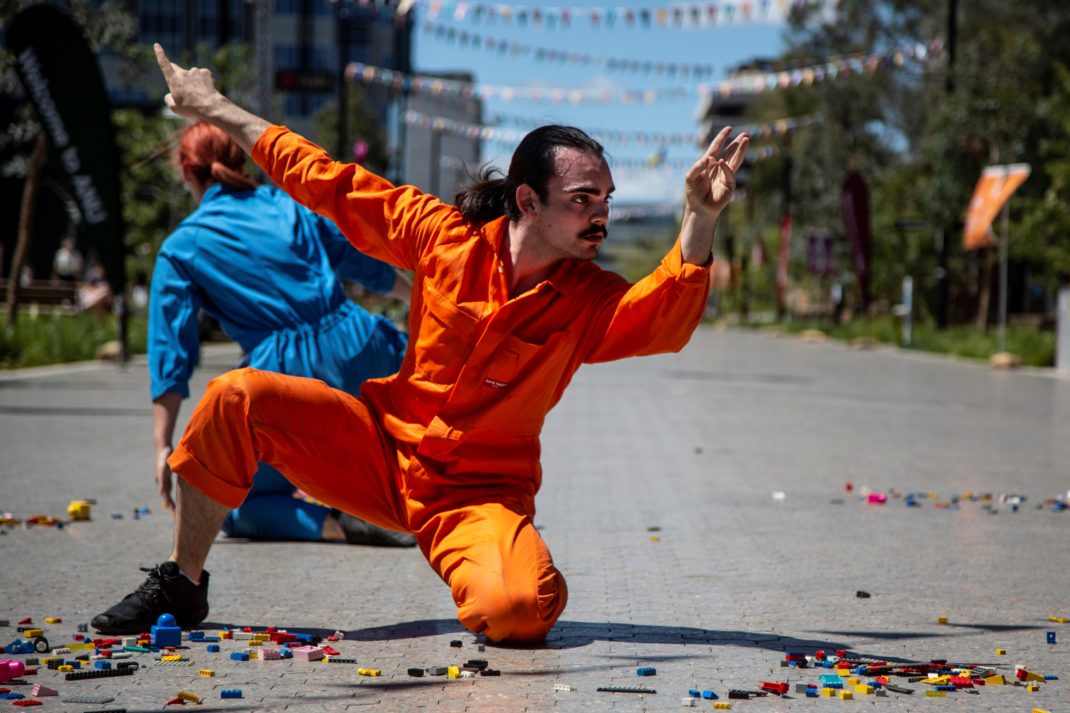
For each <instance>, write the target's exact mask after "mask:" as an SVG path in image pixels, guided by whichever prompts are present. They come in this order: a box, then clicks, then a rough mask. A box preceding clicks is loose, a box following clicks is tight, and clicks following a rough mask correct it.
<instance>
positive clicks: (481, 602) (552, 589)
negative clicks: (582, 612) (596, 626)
mask: <svg viewBox="0 0 1070 713" xmlns="http://www.w3.org/2000/svg"><path fill="white" fill-rule="evenodd" d="M465 594H466V596H465V601H462V602H460V603H459V605H458V618H459V619H460V620H461V623H462V624H464V625H465V627H466V628H468V629H469V630H470V631H473V632H475V633H481V634H483V635H485V636H486V637H487V638H488V639H489V640H491V641H494V642H501V643H505V642H508V643H515V644H523V643H537V642H539V641H542V640H543V639H545V638H546V635H547V634H548V633H549V632H550V629H552V628H553V626H554V624H555V623H556V622H557V618H558V617H559V616H561V612H562V611H564V609H565V604H566V603H567V601H568V587H567V586H566V585H565V578H564V577H562V576H561V573H560V572H557V571H556V570H554V571H553V573H552V574H551V575H548V576H547V579H546V581H544V582H542V583H541V584H540V583H537V582H503V581H502V580H498V581H496V582H487V581H484V582H483V583H482V586H479V585H477V586H474V587H468V588H467V590H466V593H465Z"/></svg>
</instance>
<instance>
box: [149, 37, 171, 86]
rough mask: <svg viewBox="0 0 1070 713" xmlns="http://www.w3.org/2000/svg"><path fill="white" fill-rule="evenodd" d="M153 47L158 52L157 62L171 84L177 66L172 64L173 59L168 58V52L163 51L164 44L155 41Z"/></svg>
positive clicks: (164, 76) (165, 78)
mask: <svg viewBox="0 0 1070 713" xmlns="http://www.w3.org/2000/svg"><path fill="white" fill-rule="evenodd" d="M152 49H153V50H154V51H155V52H156V64H158V65H160V71H161V72H163V78H164V80H165V81H166V82H167V83H168V84H170V83H171V79H172V78H173V77H174V76H175V68H174V67H173V66H172V65H171V60H170V59H168V57H167V53H166V52H164V51H163V45H161V44H160V43H159V42H157V43H155V44H154V45H153V46H152Z"/></svg>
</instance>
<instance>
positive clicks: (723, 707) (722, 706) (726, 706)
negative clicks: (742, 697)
mask: <svg viewBox="0 0 1070 713" xmlns="http://www.w3.org/2000/svg"><path fill="white" fill-rule="evenodd" d="M713 709H714V710H716V711H727V710H731V709H732V704H731V703H723V702H721V701H717V702H716V703H714V704H713Z"/></svg>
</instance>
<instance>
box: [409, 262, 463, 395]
mask: <svg viewBox="0 0 1070 713" xmlns="http://www.w3.org/2000/svg"><path fill="white" fill-rule="evenodd" d="M423 299H424V306H425V307H426V309H425V310H424V318H423V319H422V320H421V322H420V333H419V335H418V339H419V348H418V349H416V351H415V353H416V369H417V370H418V371H419V372H420V373H421V374H422V375H423V376H424V377H425V378H426V379H427V380H428V381H430V382H432V383H434V384H438V385H440V386H443V387H448V386H450V385H452V384H454V383H455V382H456V381H457V376H458V374H460V371H461V367H462V366H464V363H465V360H466V359H467V358H468V353H469V352H470V351H471V349H472V347H473V346H474V344H473V341H472V336H473V332H474V331H475V328H476V324H477V320H476V318H475V317H473V316H472V315H470V314H468V313H467V312H465V311H464V310H461V309H460V308H458V307H457V306H456V305H454V304H453V303H452V302H451V301H450V300H449V298H448V297H445V296H444V295H442V294H441V293H440V292H439V291H438V290H436V289H435V288H434V287H432V286H431V283H430V282H429V281H426V280H425V281H424V283H423Z"/></svg>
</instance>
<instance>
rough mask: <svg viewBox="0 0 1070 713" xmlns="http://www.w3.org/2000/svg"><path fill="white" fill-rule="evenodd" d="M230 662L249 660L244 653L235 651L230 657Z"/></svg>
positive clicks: (247, 655)
mask: <svg viewBox="0 0 1070 713" xmlns="http://www.w3.org/2000/svg"><path fill="white" fill-rule="evenodd" d="M230 660H231V661H248V660H249V654H247V653H245V652H244V651H235V652H233V653H232V654H231V655H230Z"/></svg>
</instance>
